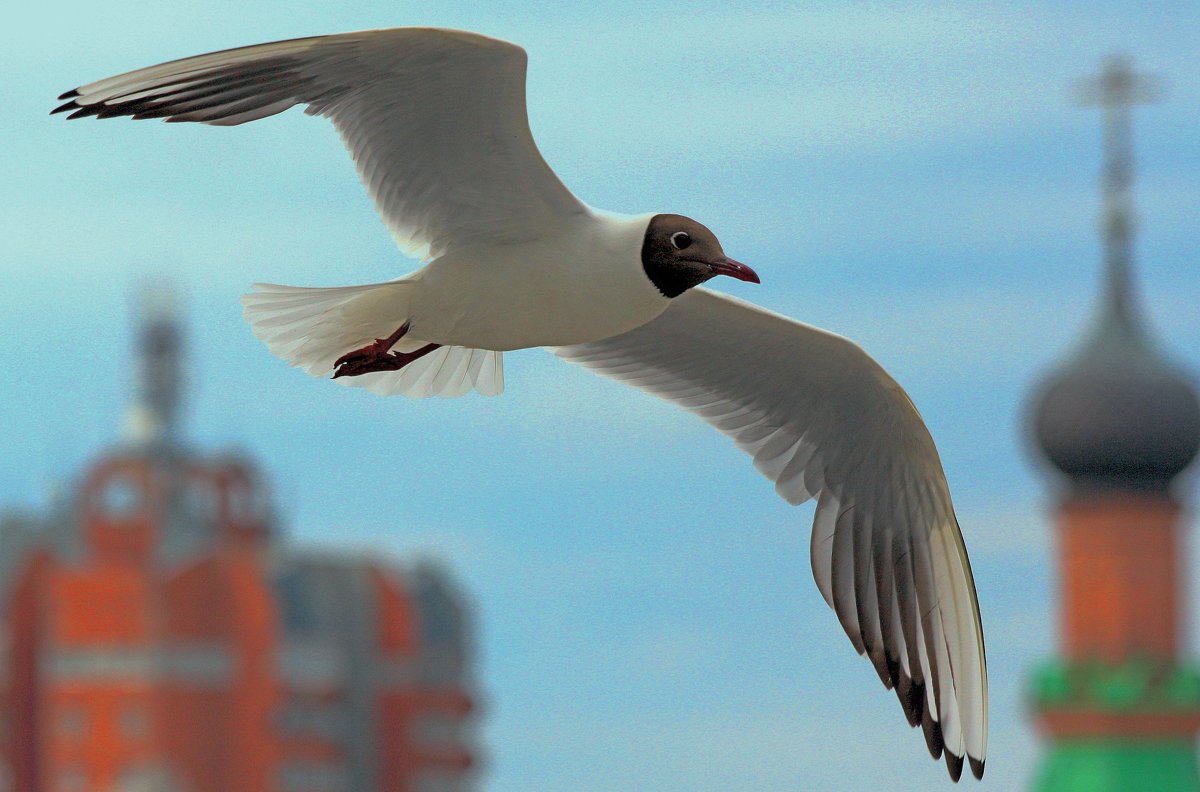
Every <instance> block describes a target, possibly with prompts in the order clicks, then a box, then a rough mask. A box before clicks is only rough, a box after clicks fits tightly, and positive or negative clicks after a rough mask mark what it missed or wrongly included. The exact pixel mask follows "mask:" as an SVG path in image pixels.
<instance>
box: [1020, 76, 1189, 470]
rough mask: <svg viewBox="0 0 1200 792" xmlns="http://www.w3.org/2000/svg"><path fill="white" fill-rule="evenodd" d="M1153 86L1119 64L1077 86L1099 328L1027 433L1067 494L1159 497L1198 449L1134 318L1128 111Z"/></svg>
mask: <svg viewBox="0 0 1200 792" xmlns="http://www.w3.org/2000/svg"><path fill="white" fill-rule="evenodd" d="M1157 95H1158V89H1157V85H1156V83H1155V82H1154V81H1153V80H1152V79H1148V78H1144V77H1141V76H1139V75H1137V74H1135V73H1134V72H1133V70H1132V69H1131V67H1130V64H1129V61H1128V60H1127V59H1125V58H1123V57H1119V56H1118V57H1112V58H1109V59H1108V61H1107V62H1106V63H1105V66H1104V69H1103V71H1102V73H1101V74H1100V75H1099V76H1097V77H1094V78H1091V79H1089V80H1087V81H1085V82H1084V83H1083V84H1082V85H1081V86H1080V92H1079V96H1080V98H1081V99H1082V100H1083V101H1084V102H1085V103H1087V104H1092V105H1099V106H1100V107H1101V108H1102V109H1103V110H1104V171H1103V186H1104V190H1103V199H1104V209H1103V212H1102V215H1101V226H1102V228H1103V234H1104V259H1105V275H1106V281H1107V283H1106V285H1105V294H1104V299H1103V302H1102V303H1101V306H1100V312H1099V321H1097V322H1096V323H1095V325H1094V326H1093V329H1092V332H1091V333H1090V334H1089V335H1088V336H1086V337H1085V338H1084V342H1083V344H1082V345H1081V346H1080V347H1079V349H1078V350H1077V351H1076V353H1075V355H1074V356H1073V357H1072V358H1070V359H1069V360H1068V361H1067V362H1066V363H1065V364H1063V365H1062V366H1061V367H1060V368H1059V369H1058V370H1057V371H1056V372H1055V373H1054V374H1053V375H1051V376H1050V377H1049V379H1048V380H1047V381H1046V382H1045V383H1044V384H1043V385H1042V387H1041V390H1040V392H1039V393H1038V395H1037V397H1036V400H1035V409H1034V416H1033V419H1034V420H1033V423H1034V433H1035V435H1036V438H1037V442H1038V445H1039V446H1040V447H1041V450H1042V453H1044V454H1045V455H1046V456H1047V457H1048V458H1049V460H1050V461H1051V462H1052V463H1053V464H1054V465H1055V466H1056V467H1057V468H1058V469H1059V470H1061V471H1062V472H1063V473H1066V474H1067V476H1068V477H1069V478H1070V479H1071V482H1072V484H1073V485H1074V486H1075V487H1076V488H1077V489H1133V490H1137V489H1141V490H1165V489H1166V488H1167V487H1168V486H1169V485H1170V483H1171V480H1172V479H1173V478H1175V476H1177V475H1178V474H1179V473H1180V472H1181V471H1182V470H1183V469H1184V468H1186V467H1187V466H1188V464H1189V463H1190V462H1191V461H1192V459H1193V458H1194V457H1195V456H1196V452H1197V450H1200V402H1197V399H1196V390H1195V389H1194V388H1193V386H1192V383H1191V382H1190V381H1189V378H1188V376H1187V375H1186V374H1185V373H1184V372H1183V371H1181V370H1180V369H1178V368H1176V367H1175V366H1174V365H1172V364H1171V363H1170V361H1168V360H1167V359H1166V358H1165V357H1163V355H1162V353H1161V352H1159V350H1158V349H1157V348H1156V345H1155V344H1154V343H1153V341H1152V339H1151V338H1150V336H1149V334H1148V333H1147V332H1146V330H1145V328H1144V327H1143V325H1142V323H1141V321H1140V318H1139V316H1138V314H1137V311H1136V310H1135V300H1134V299H1133V289H1132V287H1131V285H1130V282H1131V280H1132V277H1131V270H1132V268H1133V267H1132V262H1133V255H1132V249H1133V244H1132V241H1133V225H1134V223H1133V219H1134V216H1135V215H1134V212H1133V199H1132V189H1131V187H1132V180H1133V139H1132V133H1131V127H1132V121H1131V118H1130V116H1131V113H1130V108H1131V107H1132V106H1133V105H1134V104H1137V103H1142V102H1148V101H1152V100H1153V99H1154V98H1156V97H1157Z"/></svg>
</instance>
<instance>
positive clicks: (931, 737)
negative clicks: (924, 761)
mask: <svg viewBox="0 0 1200 792" xmlns="http://www.w3.org/2000/svg"><path fill="white" fill-rule="evenodd" d="M921 731H923V732H925V745H926V746H928V747H929V755H930V756H932V757H933V758H934V759H941V758H942V749H943V748H945V747H946V743H945V741H944V740H943V739H942V727H941V724H939V723H938V722H937V721H935V720H934V719H933V715H931V714H930V712H929V701H928V700H926V702H925V711H924V713H923V714H922V717H921Z"/></svg>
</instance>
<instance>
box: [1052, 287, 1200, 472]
mask: <svg viewBox="0 0 1200 792" xmlns="http://www.w3.org/2000/svg"><path fill="white" fill-rule="evenodd" d="M1034 405H1035V406H1034V432H1035V435H1036V438H1037V443H1038V445H1039V446H1040V448H1041V451H1042V453H1044V454H1045V455H1046V457H1047V458H1048V459H1049V460H1050V462H1051V463H1053V464H1054V466H1055V467H1057V468H1058V469H1059V470H1061V471H1062V472H1063V473H1065V474H1066V475H1067V476H1068V477H1069V478H1070V479H1071V481H1072V483H1073V484H1074V485H1075V486H1076V487H1079V488H1087V489H1099V488H1110V489H1111V488H1117V489H1151V490H1163V489H1166V488H1167V486H1168V485H1169V484H1170V482H1171V479H1173V478H1174V477H1175V476H1176V475H1178V474H1179V473H1180V472H1181V471H1182V470H1183V469H1184V468H1186V467H1187V466H1188V464H1189V463H1190V462H1191V461H1192V459H1193V458H1194V457H1195V456H1196V453H1197V451H1198V450H1200V402H1198V401H1197V398H1196V391H1195V389H1194V388H1193V387H1192V383H1191V382H1190V380H1189V378H1188V377H1187V375H1186V374H1185V373H1184V372H1182V371H1181V370H1180V369H1178V368H1177V367H1175V366H1174V365H1172V364H1171V363H1170V362H1169V361H1168V360H1166V359H1165V358H1164V357H1163V356H1162V355H1161V354H1160V353H1159V352H1158V350H1157V349H1156V348H1155V346H1154V344H1153V343H1152V342H1151V340H1150V339H1149V338H1147V336H1146V334H1145V333H1144V331H1143V330H1142V329H1141V328H1140V327H1139V326H1138V324H1137V323H1136V320H1134V319H1132V318H1131V317H1129V316H1128V314H1125V313H1123V312H1116V311H1106V312H1105V314H1104V315H1103V316H1102V318H1101V321H1100V323H1099V324H1098V326H1097V327H1096V328H1095V330H1094V331H1093V332H1092V334H1091V335H1090V336H1088V337H1087V338H1086V339H1085V341H1084V343H1083V345H1082V347H1081V348H1080V349H1079V351H1078V352H1077V353H1076V354H1075V355H1074V356H1073V357H1072V358H1071V359H1069V360H1068V361H1067V362H1066V363H1065V364H1064V365H1063V366H1062V367H1061V368H1059V369H1058V370H1057V371H1056V372H1054V373H1053V374H1052V375H1051V376H1050V377H1049V378H1048V379H1047V380H1046V382H1045V383H1043V385H1042V387H1041V388H1040V389H1039V392H1038V394H1037V396H1036V398H1035V402H1034Z"/></svg>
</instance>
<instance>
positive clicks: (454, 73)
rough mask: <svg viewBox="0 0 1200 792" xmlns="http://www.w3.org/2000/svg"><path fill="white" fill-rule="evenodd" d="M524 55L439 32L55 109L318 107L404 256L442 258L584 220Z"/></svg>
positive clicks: (225, 60) (287, 57) (165, 80)
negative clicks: (532, 106) (544, 129)
mask: <svg viewBox="0 0 1200 792" xmlns="http://www.w3.org/2000/svg"><path fill="white" fill-rule="evenodd" d="M525 64H526V55H525V51H524V50H523V49H521V48H520V47H518V46H516V45H514V44H510V43H508V42H505V41H499V40H497V39H492V38H487V37H486V36H480V35H477V34H474V33H466V32H461V31H454V30H441V29H432V28H394V29H390V30H373V31H363V32H360V33H344V34H341V35H336V36H317V37H313V38H302V39H293V40H290V41H279V42H275V43H272V44H259V45H257V46H252V47H242V48H239V49H232V50H225V51H223V52H214V53H211V54H208V55H199V56H197V57H193V58H185V59H183V60H177V61H172V62H170V63H164V64H161V65H159V66H151V67H149V68H145V69H139V70H138V71H133V72H129V73H127V74H121V75H118V76H116V77H109V78H108V79H105V80H100V81H98V82H94V83H89V84H87V85H83V86H80V87H79V88H76V89H75V90H73V91H68V92H67V93H65V94H63V95H62V96H61V97H60V99H66V100H68V101H67V102H66V103H65V104H63V105H61V106H60V107H58V108H56V109H55V111H54V112H68V111H70V112H71V115H70V116H69V118H80V117H86V116H96V117H98V118H110V117H114V116H132V117H133V118H164V119H166V120H168V121H198V122H201V123H205V124H215V125H226V126H228V125H235V124H243V123H245V122H247V121H254V120H256V119H259V118H265V117H266V116H270V115H274V114H275V113H280V112H283V111H284V110H287V109H288V108H290V107H291V106H293V105H296V104H306V105H308V107H307V110H306V112H308V113H310V114H315V115H323V116H326V117H328V118H329V119H330V120H332V121H333V123H334V124H335V125H336V126H337V129H338V131H339V132H340V133H341V135H342V139H343V140H344V141H345V143H346V147H347V148H348V149H349V150H350V153H351V155H352V156H353V157H354V161H355V163H356V164H357V166H358V173H359V176H360V177H361V178H362V180H363V182H364V183H365V184H366V186H367V190H368V191H369V192H370V194H371V197H372V198H373V199H374V201H375V204H376V206H377V207H378V209H379V212H380V214H381V215H382V216H383V219H384V222H385V223H386V224H387V225H388V227H389V228H390V229H391V231H392V233H393V235H394V236H395V238H396V241H397V243H398V244H399V245H400V247H401V249H402V250H404V251H405V252H406V253H408V254H409V255H411V256H413V257H414V258H422V259H423V258H432V257H436V256H438V255H440V254H441V253H443V252H445V251H446V250H448V249H450V248H453V247H455V246H458V245H462V244H467V243H470V242H489V241H490V242H500V241H504V240H518V239H523V238H527V237H530V236H535V235H537V234H538V233H542V232H544V229H545V228H546V227H550V226H552V225H553V224H554V223H556V222H560V221H561V219H562V218H563V217H564V216H568V215H571V214H574V213H578V212H582V211H586V209H585V207H584V205H583V204H582V203H580V201H579V200H578V199H576V198H575V197H574V196H573V195H572V194H571V193H570V191H569V190H567V188H566V187H565V186H563V184H562V182H560V181H559V180H558V177H557V176H555V175H554V172H553V171H552V170H551V169H550V167H549V166H548V165H546V162H545V161H544V160H543V159H542V156H541V154H540V153H539V152H538V149H537V146H536V144H535V143H534V141H533V137H532V135H531V134H530V131H529V120H528V117H527V116H526V112H525Z"/></svg>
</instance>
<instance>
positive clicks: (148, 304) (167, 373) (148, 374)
mask: <svg viewBox="0 0 1200 792" xmlns="http://www.w3.org/2000/svg"><path fill="white" fill-rule="evenodd" d="M136 313H137V316H138V320H139V327H138V331H137V345H138V346H137V350H136V354H137V359H136V361H135V365H134V370H135V372H136V374H135V378H136V379H135V382H134V388H135V395H134V399H133V402H132V403H131V404H130V406H129V409H128V411H127V412H126V416H125V436H126V439H127V440H129V441H130V442H132V443H135V444H137V445H142V446H149V447H155V448H159V449H162V448H167V447H170V446H174V445H175V444H176V443H177V442H178V438H177V423H178V419H179V412H180V410H179V407H180V402H181V400H182V392H181V391H182V368H183V366H182V354H183V332H182V330H181V328H180V325H179V318H178V311H177V307H176V296H175V293H174V292H173V291H172V290H171V289H170V288H169V287H167V286H165V285H163V284H153V285H150V286H147V287H145V288H144V289H143V290H142V293H141V294H140V295H139V297H138V300H137V307H136Z"/></svg>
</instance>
